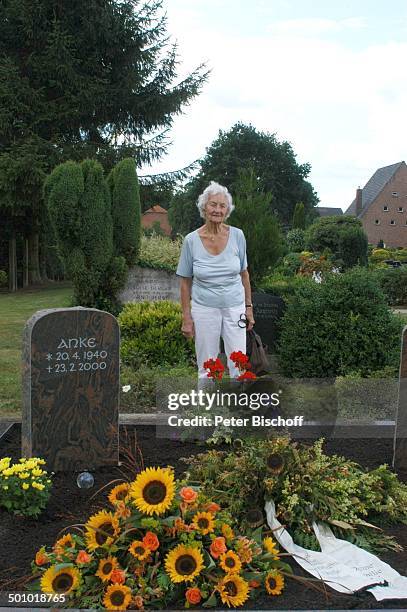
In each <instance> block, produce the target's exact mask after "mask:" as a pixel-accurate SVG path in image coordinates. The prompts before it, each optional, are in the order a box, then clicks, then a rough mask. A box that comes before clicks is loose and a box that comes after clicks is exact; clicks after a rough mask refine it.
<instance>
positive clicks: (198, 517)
mask: <svg viewBox="0 0 407 612" xmlns="http://www.w3.org/2000/svg"><path fill="white" fill-rule="evenodd" d="M192 525H193V526H194V527H195V529H196V530H197V531H199V532H200V533H202V535H206V534H207V533H211V532H212V531H213V530H214V529H215V521H214V520H213V515H212V514H211V513H210V512H197V513H196V514H195V516H194V518H193V519H192Z"/></svg>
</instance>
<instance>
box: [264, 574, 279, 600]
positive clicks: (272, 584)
mask: <svg viewBox="0 0 407 612" xmlns="http://www.w3.org/2000/svg"><path fill="white" fill-rule="evenodd" d="M264 586H265V587H266V591H267V593H268V594H269V595H281V593H282V592H283V589H284V577H283V576H282V575H281V574H280V573H279V572H278V571H277V570H272V571H271V572H269V573H268V574H267V576H266V578H265V580H264Z"/></svg>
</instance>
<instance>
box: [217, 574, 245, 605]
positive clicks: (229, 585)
mask: <svg viewBox="0 0 407 612" xmlns="http://www.w3.org/2000/svg"><path fill="white" fill-rule="evenodd" d="M217 590H218V591H219V594H220V598H221V600H222V603H224V604H226V605H227V606H228V607H229V608H230V606H232V607H233V608H237V607H238V606H242V605H243V604H244V603H245V602H246V601H247V600H248V599H249V591H250V587H249V583H248V582H246V580H243V578H241V576H239V575H238V574H227V575H226V576H225V577H224V578H222V580H220V581H219V582H218V585H217Z"/></svg>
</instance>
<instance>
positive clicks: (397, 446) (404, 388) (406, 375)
mask: <svg viewBox="0 0 407 612" xmlns="http://www.w3.org/2000/svg"><path fill="white" fill-rule="evenodd" d="M393 467H394V468H395V469H396V470H400V471H403V472H407V326H406V327H405V328H404V329H403V334H402V340H401V357H400V379H399V399H398V407H397V415H396V428H395V431H394V455H393Z"/></svg>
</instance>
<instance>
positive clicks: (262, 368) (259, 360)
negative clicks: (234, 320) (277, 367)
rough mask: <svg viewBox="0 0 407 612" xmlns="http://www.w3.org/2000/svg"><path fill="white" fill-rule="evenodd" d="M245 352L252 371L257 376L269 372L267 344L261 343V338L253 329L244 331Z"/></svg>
mask: <svg viewBox="0 0 407 612" xmlns="http://www.w3.org/2000/svg"><path fill="white" fill-rule="evenodd" d="M246 354H247V356H248V357H249V361H250V363H251V366H252V367H251V369H252V372H254V373H255V374H257V375H258V376H260V375H262V374H268V373H269V372H270V363H269V360H268V358H267V345H266V344H263V342H262V339H261V338H260V336H259V334H256V332H255V331H254V329H251V330H248V331H246Z"/></svg>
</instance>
